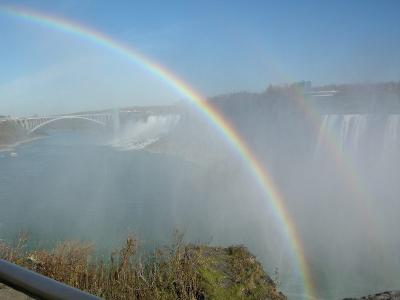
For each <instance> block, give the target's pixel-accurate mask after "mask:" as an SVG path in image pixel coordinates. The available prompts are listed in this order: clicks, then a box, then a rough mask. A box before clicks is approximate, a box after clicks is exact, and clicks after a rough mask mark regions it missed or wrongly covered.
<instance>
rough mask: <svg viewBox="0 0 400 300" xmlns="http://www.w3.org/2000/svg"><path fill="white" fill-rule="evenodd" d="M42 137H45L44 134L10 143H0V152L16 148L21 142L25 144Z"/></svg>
mask: <svg viewBox="0 0 400 300" xmlns="http://www.w3.org/2000/svg"><path fill="white" fill-rule="evenodd" d="M44 138H46V136H45V135H43V136H35V137H32V138H27V139H23V140H21V141H18V142H15V143H12V144H4V145H2V144H0V153H1V152H11V151H13V150H15V148H17V147H18V146H20V145H22V144H27V143H30V142H34V141H36V140H40V139H44Z"/></svg>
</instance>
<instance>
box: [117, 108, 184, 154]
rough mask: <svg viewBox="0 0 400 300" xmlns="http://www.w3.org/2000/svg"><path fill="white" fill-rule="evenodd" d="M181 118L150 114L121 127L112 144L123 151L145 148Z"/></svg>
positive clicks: (163, 134)
mask: <svg viewBox="0 0 400 300" xmlns="http://www.w3.org/2000/svg"><path fill="white" fill-rule="evenodd" d="M179 120H180V116H179V115H163V116H149V117H148V118H147V119H146V120H140V121H137V122H134V123H131V124H129V125H128V126H125V127H124V128H123V129H121V132H120V133H119V134H117V136H116V137H115V139H114V141H113V142H112V146H113V147H115V148H116V149H118V150H122V151H128V150H140V149H144V148H146V147H147V146H149V145H151V144H153V143H155V142H156V141H158V140H159V139H160V138H161V137H163V136H165V135H166V134H168V133H169V132H170V131H171V130H172V129H173V128H174V127H175V126H176V125H177V124H178V122H179Z"/></svg>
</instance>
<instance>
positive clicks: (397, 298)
mask: <svg viewBox="0 0 400 300" xmlns="http://www.w3.org/2000/svg"><path fill="white" fill-rule="evenodd" d="M343 300H400V291H391V292H389V291H388V292H383V293H378V294H375V295H369V296H364V297H361V298H345V299H343Z"/></svg>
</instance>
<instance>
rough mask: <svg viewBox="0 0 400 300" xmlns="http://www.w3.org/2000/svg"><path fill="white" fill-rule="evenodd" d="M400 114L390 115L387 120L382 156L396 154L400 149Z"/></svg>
mask: <svg viewBox="0 0 400 300" xmlns="http://www.w3.org/2000/svg"><path fill="white" fill-rule="evenodd" d="M399 131H400V115H390V116H389V117H388V119H387V121H386V126H385V133H384V140H383V141H384V142H383V151H382V156H386V155H395V154H397V153H398V152H399V150H400V141H399V137H400V136H399V133H400V132H399Z"/></svg>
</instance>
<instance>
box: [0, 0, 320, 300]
mask: <svg viewBox="0 0 400 300" xmlns="http://www.w3.org/2000/svg"><path fill="white" fill-rule="evenodd" d="M0 13H2V14H4V15H9V16H12V17H17V18H19V19H23V20H26V21H28V22H31V23H36V24H38V25H42V26H45V27H48V28H51V29H53V30H57V31H61V32H64V33H67V34H72V35H75V36H77V37H79V38H81V39H83V40H85V41H88V42H91V43H93V44H95V45H97V46H100V47H102V48H105V49H107V50H109V51H111V52H114V53H115V54H117V55H120V56H122V57H125V58H126V59H127V60H128V61H130V62H132V63H135V64H138V65H140V66H142V67H143V68H144V69H146V70H147V71H148V72H150V73H151V74H153V75H154V76H157V77H158V78H160V79H161V80H162V81H164V82H166V83H167V84H168V85H169V86H171V87H172V88H173V89H175V90H176V91H177V92H179V93H180V94H181V95H183V96H184V97H185V98H187V99H188V101H190V102H191V104H193V106H194V107H195V108H196V109H197V110H198V111H199V112H201V113H202V114H204V115H205V116H206V117H207V118H208V120H209V122H211V123H212V124H213V125H214V127H215V128H216V129H217V130H218V131H219V132H220V133H221V134H222V136H224V138H225V140H226V141H227V142H228V143H229V144H230V146H231V147H232V149H234V150H235V151H236V152H237V154H238V155H239V157H240V158H241V160H243V162H244V163H245V164H246V165H247V166H248V169H249V171H250V172H251V174H252V175H253V177H254V179H255V180H256V181H257V183H258V184H259V186H260V187H261V189H262V190H263V192H264V194H265V196H266V197H265V199H266V200H267V201H269V204H270V205H271V207H272V209H273V212H274V214H275V217H276V220H277V222H278V225H279V226H280V228H282V230H283V232H284V234H285V236H286V238H287V240H288V242H289V244H290V246H291V249H292V253H293V256H294V259H295V261H296V264H297V268H298V270H297V271H299V272H300V275H301V277H302V281H303V293H304V295H307V296H308V297H310V298H313V296H314V287H313V283H312V280H311V276H310V272H309V270H308V267H307V264H306V260H305V256H304V250H303V246H302V243H301V241H300V239H299V237H298V234H297V232H296V230H295V226H294V224H293V222H292V220H291V218H290V216H289V214H288V211H287V209H286V207H285V204H284V200H283V198H282V196H281V194H280V193H279V191H278V189H277V187H276V185H275V183H274V182H273V179H272V176H271V174H269V172H268V171H267V170H266V169H265V168H263V167H262V165H261V163H259V162H258V160H257V158H256V157H255V156H254V154H253V153H252V152H251V151H250V149H249V147H248V146H247V145H246V143H245V142H244V141H243V139H242V138H241V137H240V136H239V134H238V133H237V132H236V131H235V129H234V128H233V127H232V125H231V124H229V122H228V121H227V120H226V119H224V118H223V116H222V115H221V114H220V113H219V112H218V111H217V110H216V109H215V108H214V107H213V106H212V104H211V103H210V102H209V101H207V100H206V99H205V98H204V97H202V96H201V95H200V94H199V93H198V92H197V91H196V90H195V89H193V88H192V87H191V86H189V85H188V84H186V83H185V82H184V81H182V80H181V79H179V78H178V77H177V76H176V75H174V74H173V73H172V72H171V71H169V70H167V69H165V68H164V67H163V66H161V65H160V64H158V63H156V62H155V61H153V60H150V59H149V58H147V57H146V56H145V55H143V54H142V53H140V52H139V51H137V50H136V49H134V48H132V47H130V46H127V45H124V44H122V43H121V42H119V41H116V40H114V39H112V38H111V37H109V36H107V35H105V34H103V33H101V32H98V31H95V30H93V29H90V28H88V27H85V26H83V25H81V24H78V23H74V22H71V21H69V20H64V19H61V18H59V17H54V16H50V15H46V14H43V13H40V12H36V11H32V10H28V9H27V8H21V7H14V6H0Z"/></svg>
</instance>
